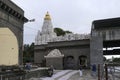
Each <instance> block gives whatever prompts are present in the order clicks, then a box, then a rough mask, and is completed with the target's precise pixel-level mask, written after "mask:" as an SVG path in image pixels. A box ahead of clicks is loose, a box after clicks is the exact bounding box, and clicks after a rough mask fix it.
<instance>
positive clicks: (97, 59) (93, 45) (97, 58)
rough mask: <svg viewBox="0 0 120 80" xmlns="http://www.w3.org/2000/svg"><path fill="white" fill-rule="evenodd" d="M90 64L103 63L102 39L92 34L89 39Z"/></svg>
mask: <svg viewBox="0 0 120 80" xmlns="http://www.w3.org/2000/svg"><path fill="white" fill-rule="evenodd" d="M90 64H91V65H93V64H96V65H98V64H103V39H102V37H100V36H92V37H91V40H90Z"/></svg>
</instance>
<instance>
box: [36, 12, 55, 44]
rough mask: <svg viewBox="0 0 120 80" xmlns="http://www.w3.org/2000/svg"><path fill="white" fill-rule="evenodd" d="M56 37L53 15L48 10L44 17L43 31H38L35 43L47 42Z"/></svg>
mask: <svg viewBox="0 0 120 80" xmlns="http://www.w3.org/2000/svg"><path fill="white" fill-rule="evenodd" d="M55 37H57V36H56V33H55V32H54V29H53V25H52V22H51V17H50V15H49V13H48V12H47V13H46V15H45V18H44V22H43V26H42V31H38V33H37V36H36V38H35V45H40V44H47V42H51V41H52V40H53V38H55Z"/></svg>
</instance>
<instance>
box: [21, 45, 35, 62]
mask: <svg viewBox="0 0 120 80" xmlns="http://www.w3.org/2000/svg"><path fill="white" fill-rule="evenodd" d="M26 62H34V43H32V44H31V45H29V44H25V45H24V51H23V63H26Z"/></svg>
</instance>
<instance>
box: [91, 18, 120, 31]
mask: <svg viewBox="0 0 120 80" xmlns="http://www.w3.org/2000/svg"><path fill="white" fill-rule="evenodd" d="M92 24H93V25H94V29H105V28H106V29H107V28H117V27H120V17H117V18H109V19H101V20H95V21H93V23H92Z"/></svg>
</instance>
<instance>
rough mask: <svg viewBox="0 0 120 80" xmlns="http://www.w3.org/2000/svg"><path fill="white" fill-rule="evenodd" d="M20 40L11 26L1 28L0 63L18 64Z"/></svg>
mask: <svg viewBox="0 0 120 80" xmlns="http://www.w3.org/2000/svg"><path fill="white" fill-rule="evenodd" d="M18 56H19V54H18V42H17V38H16V36H15V35H14V33H13V32H12V31H11V30H10V29H9V28H0V65H18Z"/></svg>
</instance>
